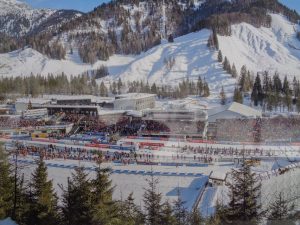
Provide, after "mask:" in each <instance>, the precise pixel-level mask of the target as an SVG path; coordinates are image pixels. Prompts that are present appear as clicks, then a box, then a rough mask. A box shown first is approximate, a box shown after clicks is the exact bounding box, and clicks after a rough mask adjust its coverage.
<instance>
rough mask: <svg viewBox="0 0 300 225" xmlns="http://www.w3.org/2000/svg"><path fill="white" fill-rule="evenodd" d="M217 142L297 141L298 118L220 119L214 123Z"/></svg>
mask: <svg viewBox="0 0 300 225" xmlns="http://www.w3.org/2000/svg"><path fill="white" fill-rule="evenodd" d="M216 125H217V135H216V139H217V140H218V141H236V142H237V141H239V142H265V141H299V140H300V117H288V118H287V117H275V118H257V119H221V120H217V121H216Z"/></svg>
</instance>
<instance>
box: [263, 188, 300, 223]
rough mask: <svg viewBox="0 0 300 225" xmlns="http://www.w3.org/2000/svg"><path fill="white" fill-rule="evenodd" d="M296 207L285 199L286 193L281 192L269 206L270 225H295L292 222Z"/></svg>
mask: <svg viewBox="0 0 300 225" xmlns="http://www.w3.org/2000/svg"><path fill="white" fill-rule="evenodd" d="M293 211H294V205H293V204H290V203H289V202H288V201H286V200H285V199H284V193H282V192H280V193H279V194H278V196H276V197H275V200H274V202H273V203H271V204H270V206H269V213H268V223H267V224H268V225H293V224H296V223H295V221H293V220H292V216H293V215H292V213H293Z"/></svg>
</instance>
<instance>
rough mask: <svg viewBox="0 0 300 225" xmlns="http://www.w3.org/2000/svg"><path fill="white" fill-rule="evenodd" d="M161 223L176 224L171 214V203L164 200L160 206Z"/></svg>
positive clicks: (165, 224) (166, 224)
mask: <svg viewBox="0 0 300 225" xmlns="http://www.w3.org/2000/svg"><path fill="white" fill-rule="evenodd" d="M161 217H162V218H161V223H162V224H164V225H176V224H177V222H176V218H175V217H174V215H173V208H172V206H171V204H170V203H169V202H168V201H166V202H165V203H164V204H163V206H162V216H161Z"/></svg>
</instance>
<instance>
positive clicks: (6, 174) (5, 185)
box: [0, 145, 14, 220]
mask: <svg viewBox="0 0 300 225" xmlns="http://www.w3.org/2000/svg"><path fill="white" fill-rule="evenodd" d="M0 171H1V172H0V220H1V219H5V218H6V217H12V210H13V197H14V196H13V192H14V182H13V177H12V176H11V166H10V164H9V161H8V156H7V154H6V152H5V150H4V149H3V147H2V145H1V146H0Z"/></svg>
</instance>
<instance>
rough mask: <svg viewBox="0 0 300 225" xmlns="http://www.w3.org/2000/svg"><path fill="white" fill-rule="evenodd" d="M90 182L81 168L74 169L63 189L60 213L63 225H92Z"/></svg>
mask: <svg viewBox="0 0 300 225" xmlns="http://www.w3.org/2000/svg"><path fill="white" fill-rule="evenodd" d="M91 191H92V188H91V182H90V181H89V179H88V174H87V173H85V172H84V168H83V167H78V168H76V169H75V173H72V175H71V179H68V186H67V189H63V197H62V203H63V206H62V213H63V220H64V224H68V225H83V224H85V225H92V216H91V215H93V206H92V194H91Z"/></svg>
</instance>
